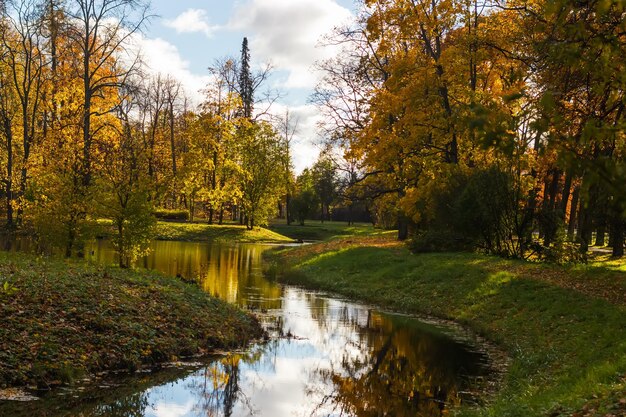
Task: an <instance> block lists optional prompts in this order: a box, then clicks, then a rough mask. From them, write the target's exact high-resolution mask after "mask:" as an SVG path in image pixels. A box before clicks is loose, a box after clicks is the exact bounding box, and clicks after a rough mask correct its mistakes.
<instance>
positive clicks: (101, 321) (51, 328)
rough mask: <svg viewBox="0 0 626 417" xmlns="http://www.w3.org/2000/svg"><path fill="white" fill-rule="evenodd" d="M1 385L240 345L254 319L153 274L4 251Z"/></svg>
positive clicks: (67, 377)
mask: <svg viewBox="0 0 626 417" xmlns="http://www.w3.org/2000/svg"><path fill="white" fill-rule="evenodd" d="M0 320H2V325H1V326H0V387H1V386H3V385H8V386H19V385H24V384H29V385H39V386H43V387H46V386H48V385H55V384H58V383H61V382H71V380H72V379H74V378H76V377H80V376H82V375H85V374H90V373H94V372H98V371H102V370H114V369H128V370H133V369H136V368H138V367H140V366H142V365H148V366H149V365H154V364H158V363H161V362H164V361H170V360H172V359H175V358H176V357H181V356H189V355H195V354H203V353H209V352H210V351H212V350H214V349H224V348H230V347H237V346H242V345H243V344H245V343H246V342H247V341H249V339H250V338H254V337H259V336H260V335H261V333H262V331H261V329H260V326H259V324H258V323H257V322H256V320H255V319H253V318H252V317H250V316H248V315H247V314H245V313H244V312H242V311H240V310H238V309H237V308H235V307H233V306H231V305H229V304H227V303H225V302H222V301H220V300H217V299H215V298H212V297H210V296H208V295H207V294H206V293H204V292H203V291H202V290H201V289H200V288H199V287H198V286H197V285H196V284H194V283H186V282H184V281H182V280H180V279H176V278H167V277H165V276H162V275H158V274H155V273H152V272H144V271H141V272H140V271H131V270H122V269H118V268H107V267H100V266H95V265H90V264H87V263H84V262H80V261H70V260H60V259H53V258H43V257H36V256H33V255H26V254H20V253H7V252H0Z"/></svg>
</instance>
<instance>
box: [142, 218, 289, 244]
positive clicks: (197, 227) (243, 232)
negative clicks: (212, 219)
mask: <svg viewBox="0 0 626 417" xmlns="http://www.w3.org/2000/svg"><path fill="white" fill-rule="evenodd" d="M154 238H155V239H157V240H177V241H183V242H215V243H218V242H219V243H228V242H232V243H291V242H293V239H291V238H289V237H287V236H283V235H281V234H280V233H277V232H274V231H272V230H269V229H265V228H263V227H255V228H254V229H252V230H248V229H247V228H246V227H245V226H240V225H235V224H225V225H217V224H208V223H179V222H165V221H160V222H158V223H157V226H156V230H155V236H154Z"/></svg>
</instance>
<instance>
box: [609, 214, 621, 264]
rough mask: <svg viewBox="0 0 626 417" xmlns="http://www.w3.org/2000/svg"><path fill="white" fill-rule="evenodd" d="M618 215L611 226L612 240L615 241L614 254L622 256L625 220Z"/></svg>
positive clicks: (618, 256)
mask: <svg viewBox="0 0 626 417" xmlns="http://www.w3.org/2000/svg"><path fill="white" fill-rule="evenodd" d="M616 217H617V218H616V219H615V220H614V221H613V224H612V227H611V235H612V239H611V240H612V243H613V256H614V257H616V258H621V257H622V256H624V220H623V219H622V218H621V216H619V215H618V216H616Z"/></svg>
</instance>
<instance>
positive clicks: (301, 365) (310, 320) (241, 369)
mask: <svg viewBox="0 0 626 417" xmlns="http://www.w3.org/2000/svg"><path fill="white" fill-rule="evenodd" d="M268 248H269V247H268V246H264V245H252V244H240V245H217V244H204V243H189V242H165V241H156V242H154V243H153V248H152V249H153V250H152V253H151V254H150V255H149V256H147V257H145V258H144V259H142V260H140V261H139V262H138V265H137V266H140V267H145V268H148V269H154V270H158V271H161V272H163V273H166V274H169V275H172V276H176V275H179V276H184V277H189V278H197V279H198V282H199V283H200V285H201V286H202V288H204V290H205V291H207V292H208V293H210V294H212V295H214V296H217V297H219V298H221V299H223V300H226V301H228V302H230V303H234V304H236V305H238V306H240V307H242V308H244V309H248V310H250V311H252V312H254V314H256V315H257V316H258V317H259V319H260V320H261V322H262V324H263V326H264V327H265V328H266V330H267V331H268V332H269V334H270V335H271V338H270V341H269V342H267V343H263V344H258V345H255V346H252V347H251V348H250V349H249V350H246V351H243V352H235V353H231V354H228V355H220V356H216V357H215V358H210V359H205V360H202V361H200V362H197V363H193V364H185V365H181V364H172V365H171V366H170V367H167V368H166V369H164V370H161V371H158V372H153V373H140V374H135V375H131V376H128V375H126V376H124V375H122V376H119V377H104V378H102V379H100V380H96V381H91V382H90V383H86V384H85V386H83V387H80V388H79V389H78V390H77V389H58V390H55V391H53V393H51V394H48V395H46V396H43V397H42V398H41V399H39V400H37V401H34V402H30V403H1V402H0V416H7V417H9V416H22V415H23V416H29V417H33V416H45V417H61V416H63V417H66V416H80V417H95V416H112V417H118V416H119V417H127V416H133V417H183V416H185V417H187V416H189V417H200V416H248V415H254V416H271V417H282V416H422V417H431V416H442V415H447V413H448V411H449V409H450V408H452V407H455V406H458V405H459V404H461V403H463V402H477V401H479V397H478V394H476V393H477V392H479V391H480V389H481V387H484V385H485V381H486V380H488V379H489V375H490V373H491V370H490V366H489V361H488V358H487V356H486V354H485V353H483V351H482V349H479V348H476V347H475V346H476V344H475V343H474V342H473V339H472V337H471V335H469V334H467V333H466V332H463V331H462V330H459V329H458V328H456V327H454V326H449V325H444V324H438V323H431V322H426V321H424V320H420V319H417V318H413V317H408V316H405V315H399V314H392V313H389V312H384V311H380V310H378V309H376V308H373V307H370V306H366V305H361V304H357V303H353V302H348V301H345V300H342V299H341V298H338V297H336V296H331V295H328V294H323V293H318V292H312V291H308V290H304V289H301V288H297V287H292V286H284V285H280V284H278V283H276V282H273V281H271V280H268V279H267V278H266V277H265V276H264V275H263V271H262V269H263V268H262V266H263V265H262V253H263V251H265V250H267V249H268ZM87 254H88V255H87V258H88V259H89V260H91V261H94V262H98V263H114V253H113V251H112V249H111V247H110V245H109V243H108V242H106V241H98V242H96V243H94V244H93V245H92V246H91V247H89V248H87Z"/></svg>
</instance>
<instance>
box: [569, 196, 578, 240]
mask: <svg viewBox="0 0 626 417" xmlns="http://www.w3.org/2000/svg"><path fill="white" fill-rule="evenodd" d="M579 195H580V188H579V187H576V188H575V189H574V192H573V193H572V203H571V204H570V209H569V224H568V227H567V238H568V239H569V240H573V239H574V231H575V230H576V221H577V214H578V199H579V198H578V197H579Z"/></svg>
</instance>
